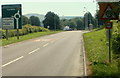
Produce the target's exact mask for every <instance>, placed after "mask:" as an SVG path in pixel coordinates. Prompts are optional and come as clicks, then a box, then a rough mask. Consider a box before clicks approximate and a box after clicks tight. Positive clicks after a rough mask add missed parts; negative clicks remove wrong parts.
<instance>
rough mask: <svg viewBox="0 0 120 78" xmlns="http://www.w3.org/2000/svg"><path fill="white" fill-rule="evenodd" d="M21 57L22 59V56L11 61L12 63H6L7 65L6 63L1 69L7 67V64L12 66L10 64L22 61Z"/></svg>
mask: <svg viewBox="0 0 120 78" xmlns="http://www.w3.org/2000/svg"><path fill="white" fill-rule="evenodd" d="M23 57H24V56H21V57H19V58H17V59H15V60H12V61H10V62H8V63H6V64H4V65H2V66H1V67H5V66H7V65H9V64H12V63H14V62H16V61H18V60H20V59H22V58H23Z"/></svg>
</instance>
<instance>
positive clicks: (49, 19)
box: [22, 11, 103, 30]
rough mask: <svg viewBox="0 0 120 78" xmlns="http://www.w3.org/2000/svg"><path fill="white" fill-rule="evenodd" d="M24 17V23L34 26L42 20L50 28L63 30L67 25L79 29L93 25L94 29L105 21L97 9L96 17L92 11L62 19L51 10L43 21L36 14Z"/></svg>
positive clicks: (38, 24)
mask: <svg viewBox="0 0 120 78" xmlns="http://www.w3.org/2000/svg"><path fill="white" fill-rule="evenodd" d="M22 17H23V20H22V21H23V23H22V24H23V25H26V24H31V25H32V26H41V22H42V23H43V25H44V27H45V28H48V29H50V30H61V29H64V27H65V26H69V28H71V29H77V30H84V29H86V28H88V29H90V28H91V27H92V29H93V28H97V27H99V24H102V23H103V21H101V20H100V19H99V11H97V13H96V15H95V17H93V16H92V14H91V13H90V12H87V13H85V14H84V16H83V17H75V18H72V19H60V18H59V16H58V15H57V14H55V13H54V12H51V11H49V12H47V13H46V15H45V19H44V20H43V21H41V22H40V20H39V18H38V17H36V16H31V17H30V18H27V17H26V16H22Z"/></svg>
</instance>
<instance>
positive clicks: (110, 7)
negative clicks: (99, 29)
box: [98, 2, 119, 63]
mask: <svg viewBox="0 0 120 78" xmlns="http://www.w3.org/2000/svg"><path fill="white" fill-rule="evenodd" d="M98 4H99V7H100V19H101V20H108V21H110V20H118V17H119V2H99V3H98ZM105 28H106V29H108V42H109V45H108V48H109V49H108V50H109V62H110V63H111V61H112V52H111V31H110V29H112V22H106V24H105Z"/></svg>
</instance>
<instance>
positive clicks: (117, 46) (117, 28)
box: [112, 23, 120, 54]
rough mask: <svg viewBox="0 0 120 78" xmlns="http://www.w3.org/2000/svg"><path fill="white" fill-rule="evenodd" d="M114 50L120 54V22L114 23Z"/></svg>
mask: <svg viewBox="0 0 120 78" xmlns="http://www.w3.org/2000/svg"><path fill="white" fill-rule="evenodd" d="M113 27H114V30H113V38H112V50H113V53H115V54H120V23H114V26H113Z"/></svg>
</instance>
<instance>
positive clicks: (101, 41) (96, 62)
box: [84, 29, 120, 76]
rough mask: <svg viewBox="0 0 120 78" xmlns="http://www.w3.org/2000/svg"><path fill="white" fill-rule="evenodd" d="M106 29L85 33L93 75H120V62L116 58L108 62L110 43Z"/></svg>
mask: <svg viewBox="0 0 120 78" xmlns="http://www.w3.org/2000/svg"><path fill="white" fill-rule="evenodd" d="M105 33H106V32H105V29H102V30H98V31H93V32H90V33H86V34H84V41H85V50H86V54H87V57H88V60H89V61H90V63H91V66H92V72H93V74H92V75H93V76H119V74H120V73H119V70H118V68H119V65H120V64H119V63H118V62H117V61H116V59H115V58H113V59H112V63H109V62H108V45H107V39H106V35H105Z"/></svg>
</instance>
